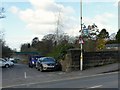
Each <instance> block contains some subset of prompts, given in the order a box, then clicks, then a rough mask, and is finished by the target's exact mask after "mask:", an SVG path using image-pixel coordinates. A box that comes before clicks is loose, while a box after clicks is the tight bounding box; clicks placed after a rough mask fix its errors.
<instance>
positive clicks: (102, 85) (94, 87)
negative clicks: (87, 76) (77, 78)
mask: <svg viewBox="0 0 120 90" xmlns="http://www.w3.org/2000/svg"><path fill="white" fill-rule="evenodd" d="M102 86H103V85H97V86H93V87H90V88H98V87H102Z"/></svg>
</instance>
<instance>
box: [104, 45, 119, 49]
mask: <svg viewBox="0 0 120 90" xmlns="http://www.w3.org/2000/svg"><path fill="white" fill-rule="evenodd" d="M106 49H107V50H120V44H106Z"/></svg>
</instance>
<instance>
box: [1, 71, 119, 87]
mask: <svg viewBox="0 0 120 90" xmlns="http://www.w3.org/2000/svg"><path fill="white" fill-rule="evenodd" d="M116 73H118V72H112V73H105V74H96V75H90V76H83V77H80V76H79V77H74V78H66V79H58V80H51V81H44V82H35V83H25V84H18V85H10V86H5V87H3V88H10V87H16V86H24V85H34V84H43V83H50V82H56V81H63V80H73V79H81V78H87V77H95V76H102V75H109V74H116Z"/></svg>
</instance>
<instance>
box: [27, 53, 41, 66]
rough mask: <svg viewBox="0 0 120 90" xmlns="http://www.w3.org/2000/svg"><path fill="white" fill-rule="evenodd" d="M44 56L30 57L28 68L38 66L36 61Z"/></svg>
mask: <svg viewBox="0 0 120 90" xmlns="http://www.w3.org/2000/svg"><path fill="white" fill-rule="evenodd" d="M41 57H42V56H40V55H37V56H30V57H29V62H28V66H29V67H30V68H33V67H35V66H36V61H37V60H38V58H41Z"/></svg>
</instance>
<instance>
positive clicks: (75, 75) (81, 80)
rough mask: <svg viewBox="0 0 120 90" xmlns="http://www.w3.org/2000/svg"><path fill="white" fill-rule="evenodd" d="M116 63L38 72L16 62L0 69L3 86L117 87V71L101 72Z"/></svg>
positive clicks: (113, 67)
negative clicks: (66, 70)
mask: <svg viewBox="0 0 120 90" xmlns="http://www.w3.org/2000/svg"><path fill="white" fill-rule="evenodd" d="M117 67H118V64H111V65H107V66H103V67H98V68H93V69H89V70H85V71H73V72H61V71H56V72H51V71H50V72H40V71H37V70H36V69H35V68H29V67H28V66H27V65H23V64H16V65H15V66H14V67H11V68H3V69H2V87H3V88H16V87H17V88H90V87H93V88H95V87H97V88H117V87H118V73H117V72H111V73H102V74H100V73H101V72H105V71H109V69H110V70H111V69H117Z"/></svg>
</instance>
